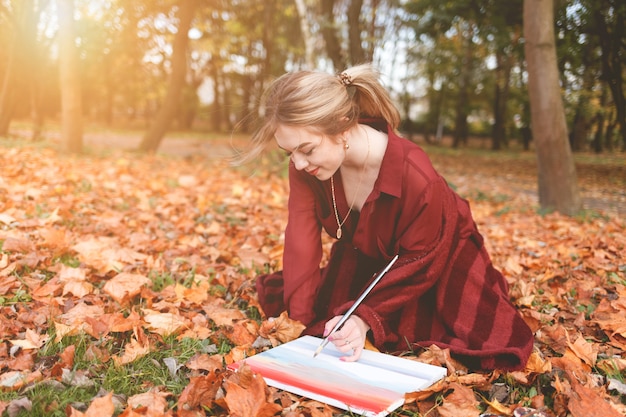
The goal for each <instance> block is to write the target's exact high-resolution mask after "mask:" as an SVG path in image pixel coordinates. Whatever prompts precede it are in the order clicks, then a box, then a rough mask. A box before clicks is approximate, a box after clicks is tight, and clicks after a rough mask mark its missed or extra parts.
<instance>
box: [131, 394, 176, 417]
mask: <svg viewBox="0 0 626 417" xmlns="http://www.w3.org/2000/svg"><path fill="white" fill-rule="evenodd" d="M170 395H171V393H169V392H161V391H158V390H151V391H148V392H144V393H142V394H137V395H133V396H132V397H130V398H129V399H128V401H127V404H128V406H129V407H131V408H138V407H146V409H147V410H146V411H147V413H143V415H149V414H152V415H155V416H158V415H163V414H164V413H165V411H166V410H167V408H168V405H167V397H169V396H170Z"/></svg>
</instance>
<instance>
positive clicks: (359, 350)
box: [339, 346, 363, 362]
mask: <svg viewBox="0 0 626 417" xmlns="http://www.w3.org/2000/svg"><path fill="white" fill-rule="evenodd" d="M362 352H363V347H361V346H358V347H355V348H354V350H353V352H352V355H350V356H342V357H341V358H339V360H342V361H344V362H356V361H358V360H359V358H360V357H361V353H362Z"/></svg>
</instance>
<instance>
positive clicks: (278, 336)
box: [259, 311, 306, 346]
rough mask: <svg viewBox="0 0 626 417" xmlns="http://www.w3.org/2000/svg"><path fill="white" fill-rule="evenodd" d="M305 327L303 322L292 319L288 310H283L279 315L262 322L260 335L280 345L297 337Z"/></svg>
mask: <svg viewBox="0 0 626 417" xmlns="http://www.w3.org/2000/svg"><path fill="white" fill-rule="evenodd" d="M305 327H306V326H304V325H303V324H302V323H301V322H299V321H297V320H292V319H290V318H289V316H288V315H287V312H286V311H283V312H282V313H281V314H280V316H279V317H276V318H273V317H272V318H269V319H268V320H266V321H264V322H263V323H261V328H260V329H259V336H261V337H264V338H266V339H269V340H270V341H271V342H272V346H278V345H280V344H281V343H287V342H290V341H292V340H295V339H297V338H298V337H299V336H300V335H301V334H302V331H303V330H304V329H305Z"/></svg>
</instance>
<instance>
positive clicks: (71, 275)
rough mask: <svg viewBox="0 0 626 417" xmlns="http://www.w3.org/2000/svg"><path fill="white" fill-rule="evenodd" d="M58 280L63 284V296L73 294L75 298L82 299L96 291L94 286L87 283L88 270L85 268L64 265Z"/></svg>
mask: <svg viewBox="0 0 626 417" xmlns="http://www.w3.org/2000/svg"><path fill="white" fill-rule="evenodd" d="M57 278H58V279H59V281H60V282H61V283H63V295H67V294H70V293H71V294H72V295H74V297H78V298H82V297H84V296H85V295H87V294H91V293H92V292H93V290H94V287H93V285H91V283H89V282H87V270H86V269H84V268H70V267H67V266H65V265H63V266H62V267H61V270H60V271H59V273H58V276H57Z"/></svg>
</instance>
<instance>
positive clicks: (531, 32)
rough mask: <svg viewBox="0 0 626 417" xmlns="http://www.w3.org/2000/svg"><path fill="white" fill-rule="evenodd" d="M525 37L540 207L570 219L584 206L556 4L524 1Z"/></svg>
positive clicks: (550, 0)
mask: <svg viewBox="0 0 626 417" xmlns="http://www.w3.org/2000/svg"><path fill="white" fill-rule="evenodd" d="M524 33H525V38H526V44H525V53H526V62H527V64H528V93H529V97H530V106H531V126H532V133H533V138H534V139H535V144H536V150H537V162H538V169H539V173H538V178H539V203H540V205H541V208H542V209H545V210H557V211H559V212H561V213H563V214H568V215H572V214H575V213H576V212H578V211H579V210H580V207H581V204H580V197H579V193H578V184H577V179H576V168H575V166H574V159H573V157H572V152H571V149H570V146H569V142H568V137H567V124H566V121H565V111H564V109H563V100H562V98H561V91H560V86H559V72H558V67H557V56H556V47H555V39H554V4H553V0H524Z"/></svg>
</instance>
